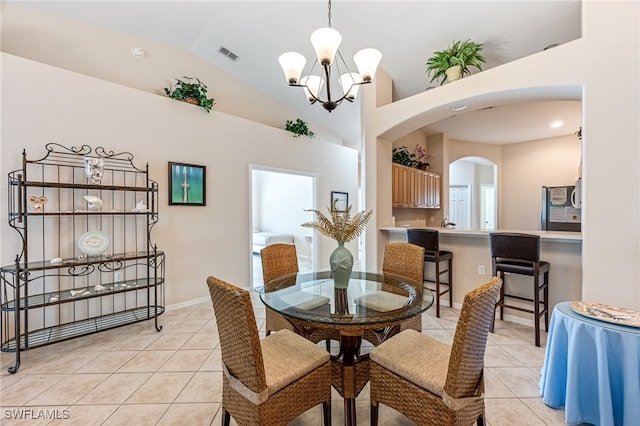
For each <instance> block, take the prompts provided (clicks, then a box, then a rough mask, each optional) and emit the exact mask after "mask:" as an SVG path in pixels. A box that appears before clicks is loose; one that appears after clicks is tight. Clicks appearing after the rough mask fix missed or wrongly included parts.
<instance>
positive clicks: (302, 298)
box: [280, 291, 331, 311]
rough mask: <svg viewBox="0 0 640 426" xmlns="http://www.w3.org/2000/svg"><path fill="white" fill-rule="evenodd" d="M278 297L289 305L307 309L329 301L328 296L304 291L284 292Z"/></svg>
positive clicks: (309, 309)
mask: <svg viewBox="0 0 640 426" xmlns="http://www.w3.org/2000/svg"><path fill="white" fill-rule="evenodd" d="M280 299H282V301H283V302H285V303H288V304H289V305H291V306H295V307H296V308H298V309H304V310H307V311H311V310H313V309H315V308H319V307H320V306H324V305H326V304H328V303H329V302H330V301H331V300H330V299H329V298H328V297H325V296H319V295H317V294H312V293H307V292H306V291H294V292H293V293H289V294H284V295H282V296H280Z"/></svg>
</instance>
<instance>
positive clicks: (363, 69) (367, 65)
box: [353, 48, 382, 82]
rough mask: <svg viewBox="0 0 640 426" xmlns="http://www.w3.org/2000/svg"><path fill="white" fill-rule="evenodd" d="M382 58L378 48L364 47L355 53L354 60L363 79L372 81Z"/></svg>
mask: <svg viewBox="0 0 640 426" xmlns="http://www.w3.org/2000/svg"><path fill="white" fill-rule="evenodd" d="M381 59H382V53H380V51H379V50H378V49H371V48H368V49H362V50H360V51H358V52H357V53H356V54H355V55H353V60H354V62H355V63H356V66H357V67H358V72H359V73H360V76H361V77H362V81H367V82H368V81H371V80H373V76H374V75H375V74H376V69H377V68H378V64H379V63H380V60H381Z"/></svg>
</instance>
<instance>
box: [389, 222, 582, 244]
mask: <svg viewBox="0 0 640 426" xmlns="http://www.w3.org/2000/svg"><path fill="white" fill-rule="evenodd" d="M407 229H433V230H436V231H438V232H439V233H440V234H441V235H452V236H459V237H488V236H489V234H490V233H492V232H519V233H523V234H530V235H539V236H540V239H541V240H545V241H565V242H573V243H582V233H581V232H566V231H538V230H536V231H532V230H512V229H497V230H491V231H489V230H480V229H455V228H441V227H435V226H381V227H380V228H379V230H380V231H386V232H405V231H406V230H407Z"/></svg>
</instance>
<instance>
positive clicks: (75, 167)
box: [0, 143, 165, 373]
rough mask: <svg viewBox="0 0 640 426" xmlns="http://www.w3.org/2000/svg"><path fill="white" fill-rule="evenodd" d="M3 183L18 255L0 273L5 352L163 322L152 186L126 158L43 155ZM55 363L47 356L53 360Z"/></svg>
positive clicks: (61, 152) (65, 152) (71, 151)
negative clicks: (141, 323) (142, 323)
mask: <svg viewBox="0 0 640 426" xmlns="http://www.w3.org/2000/svg"><path fill="white" fill-rule="evenodd" d="M45 149H46V154H45V155H44V157H41V158H37V159H30V158H28V157H27V154H26V151H23V152H22V165H21V167H20V168H19V169H18V170H15V171H13V172H11V173H9V174H8V192H9V197H8V199H9V202H8V220H9V226H11V228H13V229H14V230H15V231H17V232H18V234H19V235H20V252H19V253H17V254H16V256H15V260H14V262H13V263H12V264H9V265H6V266H3V267H1V268H0V286H1V291H0V309H1V315H0V329H1V330H2V339H1V350H2V352H12V353H15V365H14V366H12V367H10V368H9V373H15V372H17V371H18V368H19V367H20V353H21V351H23V350H28V349H32V348H36V347H39V346H44V345H48V344H51V343H56V342H59V341H62V340H67V339H71V338H76V337H80V336H83V335H87V334H92V333H96V332H99V331H103V330H108V329H111V328H114V327H119V326H121V325H125V324H131V323H134V322H139V321H145V320H151V319H152V320H154V325H155V329H156V331H160V330H161V329H162V327H161V326H159V325H158V315H160V314H162V313H163V312H164V300H165V295H164V269H165V256H164V253H163V252H162V251H159V250H158V249H157V247H156V245H155V244H153V242H152V241H151V230H152V228H153V226H154V225H155V224H156V223H157V221H158V184H157V182H155V181H153V180H151V179H149V170H148V169H149V167H148V165H147V166H146V167H144V168H142V169H140V168H138V167H136V166H135V165H134V163H133V155H132V154H130V153H128V152H123V153H114V152H112V151H106V150H104V149H103V148H101V147H98V148H95V149H93V148H91V147H89V146H88V145H82V146H81V147H71V148H68V147H64V146H62V145H59V144H56V143H49V144H47V145H46V146H45ZM52 354H53V353H52Z"/></svg>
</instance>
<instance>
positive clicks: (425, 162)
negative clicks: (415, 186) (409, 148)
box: [415, 145, 433, 170]
mask: <svg viewBox="0 0 640 426" xmlns="http://www.w3.org/2000/svg"><path fill="white" fill-rule="evenodd" d="M415 155H416V159H417V161H418V168H419V169H421V170H427V167H429V166H430V164H429V160H430V159H431V158H432V157H433V155H431V148H427V149H424V148H423V147H422V146H420V145H416V154H415Z"/></svg>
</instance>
